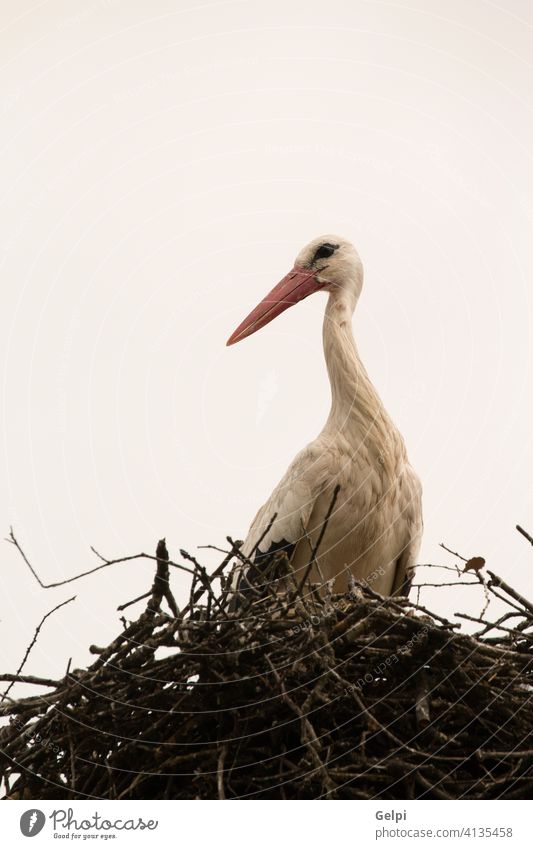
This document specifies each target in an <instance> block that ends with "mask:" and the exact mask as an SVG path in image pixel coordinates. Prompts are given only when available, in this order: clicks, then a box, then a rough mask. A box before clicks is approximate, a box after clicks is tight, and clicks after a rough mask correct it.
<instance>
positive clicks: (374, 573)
mask: <svg viewBox="0 0 533 849" xmlns="http://www.w3.org/2000/svg"><path fill="white" fill-rule="evenodd" d="M362 285H363V267H362V264H361V260H360V259H359V255H358V253H357V251H356V250H355V248H354V247H353V245H352V244H351V243H350V242H348V241H346V239H342V238H339V237H338V236H321V237H320V238H317V239H313V241H312V242H310V244H308V245H307V247H305V248H304V249H303V250H302V251H301V252H300V254H299V255H298V256H297V258H296V262H295V264H294V268H293V269H292V271H290V272H289V274H287V276H286V277H284V278H283V280H282V281H281V282H280V283H278V285H277V286H275V287H274V288H273V289H272V291H271V292H270V293H269V294H268V295H267V296H266V297H265V298H264V299H263V300H262V301H261V303H260V304H259V305H258V306H257V307H256V308H255V309H254V310H252V312H251V313H250V314H249V315H248V316H247V318H245V319H244V321H243V322H242V323H241V324H240V325H239V326H238V327H237V329H236V330H235V332H234V333H233V334H232V335H231V336H230V338H229V339H228V342H227V344H228V345H234V344H235V342H239V341H240V340H241V339H244V338H245V337H246V336H250V335H251V334H252V333H255V331H256V330H259V328H261V327H264V325H266V324H268V323H269V322H270V321H272V319H274V318H276V316H278V315H280V313H282V312H283V311H284V310H286V309H288V308H289V307H291V306H293V305H294V304H296V303H298V301H301V300H303V298H306V297H307V296H308V295H311V294H312V293H313V292H318V291H322V290H323V291H326V292H327V293H328V301H327V304H326V312H325V316H324V325H323V342H324V355H325V359H326V365H327V369H328V374H329V380H330V384H331V410H330V413H329V416H328V419H327V421H326V424H325V425H324V427H323V429H322V431H321V432H320V433H319V435H318V436H317V438H316V439H314V440H313V441H312V442H311V443H309V445H307V446H306V447H305V448H304V449H303V450H302V451H300V453H299V454H298V455H297V456H296V457H295V459H294V460H293V462H292V463H291V464H290V466H289V468H288V469H287V472H286V473H285V475H284V476H283V478H282V479H281V481H280V482H279V484H278V485H277V487H276V488H275V489H274V491H273V493H272V495H271V496H270V498H269V499H268V501H267V502H266V503H265V504H264V505H263V506H262V507H261V509H260V510H259V512H258V513H257V515H256V517H255V519H254V520H253V522H252V525H251V527H250V530H249V532H248V535H247V537H246V540H245V542H244V544H243V546H242V549H241V551H242V554H243V555H245V557H246V558H247V559H248V561H249V562H251V563H253V568H250V567H248V568H246V567H245V566H238V567H237V569H236V570H235V573H234V578H233V587H234V589H236V588H237V587H238V588H239V589H240V590H244V591H245V590H246V588H247V587H249V585H250V584H254V585H258V584H260V583H261V564H262V563H264V562H265V556H267V555H268V557H270V555H271V554H272V553H274V552H276V551H285V552H286V553H287V555H288V557H289V558H290V562H291V565H292V568H293V570H294V571H295V572H296V573H297V580H298V576H303V574H304V573H305V571H307V570H306V567H307V565H308V563H309V562H310V554H311V552H312V551H313V549H314V548H315V547H316V544H317V542H318V541H319V537H320V534H321V533H322V534H323V536H322V539H321V540H320V546H319V548H318V551H317V552H316V558H315V560H316V561H317V563H318V566H313V567H312V569H311V572H310V575H309V577H310V578H311V580H313V581H315V582H320V583H324V582H329V581H332V582H333V583H332V586H333V587H334V590H335V591H336V592H346V591H347V589H348V587H349V576H350V574H351V575H352V576H353V577H354V578H355V579H356V580H358V581H362V582H366V583H367V585H369V586H370V587H371V588H372V589H374V590H375V591H376V592H379V593H381V594H382V595H399V594H407V593H408V592H409V587H410V583H411V579H412V573H413V567H414V563H415V559H416V556H417V554H418V549H419V547H420V537H421V533H422V507H421V486H420V482H419V479H418V477H417V475H416V474H415V472H414V471H413V469H412V467H411V466H410V465H409V461H408V459H407V453H406V450H405V444H404V441H403V439H402V436H401V434H400V433H399V431H398V430H397V428H396V427H395V425H394V424H393V422H392V421H391V419H390V418H389V415H388V414H387V412H386V410H385V408H384V406H383V404H382V402H381V399H380V397H379V395H378V393H377V392H376V390H375V389H374V387H373V385H372V383H371V381H370V379H369V377H368V375H367V372H366V369H365V367H364V366H363V363H362V362H361V359H360V357H359V354H358V351H357V347H356V345H355V341H354V338H353V333H352V314H353V312H354V309H355V306H356V304H357V301H358V298H359V295H360V294H361V289H362ZM337 487H338V489H337V497H336V499H334V493H335V490H336V488H337ZM333 502H334V504H333ZM332 504H333V507H332V509H331V515H330V516H329V519H328V521H327V523H326V524H325V519H326V517H327V515H328V510H329V509H330V508H331V505H332ZM324 524H325V530H323V526H324Z"/></svg>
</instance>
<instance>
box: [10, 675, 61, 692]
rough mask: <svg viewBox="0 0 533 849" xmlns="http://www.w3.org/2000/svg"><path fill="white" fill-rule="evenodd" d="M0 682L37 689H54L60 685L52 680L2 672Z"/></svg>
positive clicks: (59, 682)
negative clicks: (36, 687)
mask: <svg viewBox="0 0 533 849" xmlns="http://www.w3.org/2000/svg"><path fill="white" fill-rule="evenodd" d="M0 681H13V683H14V684H35V685H37V686H39V687H55V688H56V689H57V688H58V687H59V685H60V684H61V681H54V679H53V678H39V677H38V676H37V675H15V674H13V673H12V672H3V673H2V674H1V675H0ZM6 692H7V691H6ZM4 695H5V694H4Z"/></svg>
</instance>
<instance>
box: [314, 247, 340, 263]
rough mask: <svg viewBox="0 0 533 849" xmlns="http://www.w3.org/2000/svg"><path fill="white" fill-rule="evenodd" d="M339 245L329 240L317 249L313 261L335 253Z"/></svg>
mask: <svg viewBox="0 0 533 849" xmlns="http://www.w3.org/2000/svg"><path fill="white" fill-rule="evenodd" d="M338 247H339V246H338V245H331V244H330V243H329V242H325V243H324V244H323V245H320V247H319V248H317V250H316V251H315V255H314V257H313V262H316V261H317V259H327V257H328V256H331V255H332V254H334V253H335V251H336V250H337V248H338Z"/></svg>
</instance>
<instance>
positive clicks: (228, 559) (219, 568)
mask: <svg viewBox="0 0 533 849" xmlns="http://www.w3.org/2000/svg"><path fill="white" fill-rule="evenodd" d="M226 539H227V540H228V542H229V544H230V545H231V550H230V551H228V552H227V554H226V557H225V558H224V560H223V561H222V563H221V564H220V566H217V568H216V569H215V571H214V572H213V574H212V575H211V576H210V578H209V581H210V583H213V581H214V580H216V578H219V577H220V576H221V575H222V573H223V571H224V569H225V568H226V566H228V564H229V563H230V562H231V560H232V558H233V557H235V556H236V554H237V553H238V551H239V546H240V545H241V543H240V541H239V540H235V542H234V541H233V540H231V539H230V537H226ZM195 575H196V572H195ZM204 592H205V588H204V587H203V586H202V587H201V588H200V589H199V590H197V591H196V592H195V593H194V595H193V597H192V602H189V604H188V605H187V606H186V607H184V608H183V610H182V612H181V617H182V619H183V618H184V617H185V615H186V614H187V613H189V612H190V610H191V603H192V604H193V605H194V604H196V602H197V601H199V600H200V599H201V597H202V596H203V594H204Z"/></svg>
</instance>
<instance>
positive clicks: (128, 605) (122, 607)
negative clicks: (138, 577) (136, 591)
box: [117, 590, 152, 610]
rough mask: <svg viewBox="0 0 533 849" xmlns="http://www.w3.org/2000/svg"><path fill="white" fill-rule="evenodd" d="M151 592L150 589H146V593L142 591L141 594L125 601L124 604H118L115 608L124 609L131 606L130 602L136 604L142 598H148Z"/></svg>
mask: <svg viewBox="0 0 533 849" xmlns="http://www.w3.org/2000/svg"><path fill="white" fill-rule="evenodd" d="M151 594H152V590H148V592H147V593H143V594H142V595H138V596H137V598H132V600H131V601H125V602H124V604H119V606H118V607H117V610H126V608H127V607H131V605H132V604H136V603H137V602H138V601H142V600H143V598H148V596H150V595H151Z"/></svg>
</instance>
